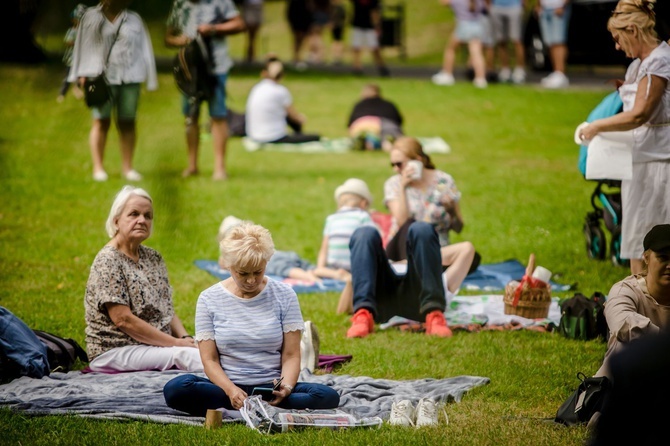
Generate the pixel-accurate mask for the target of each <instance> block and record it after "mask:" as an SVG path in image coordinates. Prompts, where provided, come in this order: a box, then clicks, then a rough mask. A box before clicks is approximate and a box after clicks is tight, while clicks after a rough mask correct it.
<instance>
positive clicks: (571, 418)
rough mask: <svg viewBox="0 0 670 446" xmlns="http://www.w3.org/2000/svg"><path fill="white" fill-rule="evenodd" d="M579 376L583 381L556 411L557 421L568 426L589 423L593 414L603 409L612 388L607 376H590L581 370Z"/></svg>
mask: <svg viewBox="0 0 670 446" xmlns="http://www.w3.org/2000/svg"><path fill="white" fill-rule="evenodd" d="M577 378H578V379H579V380H580V381H581V383H580V384H579V386H578V387H577V390H575V391H574V392H572V394H571V395H570V396H569V397H568V399H567V400H565V402H564V403H563V404H561V407H559V408H558V411H556V417H555V418H554V421H555V422H556V423H560V424H565V425H566V426H575V425H578V424H583V423H588V422H589V420H591V417H592V416H593V414H594V413H596V412H598V411H600V410H601V409H602V406H603V402H604V401H605V398H607V396H608V394H609V393H610V391H611V389H612V385H611V383H610V381H609V379H608V378H607V377H606V376H598V377H595V376H592V377H590V378H588V377H586V375H584V374H583V373H581V372H579V373H578V374H577Z"/></svg>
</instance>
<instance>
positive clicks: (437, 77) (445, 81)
mask: <svg viewBox="0 0 670 446" xmlns="http://www.w3.org/2000/svg"><path fill="white" fill-rule="evenodd" d="M430 79H431V80H432V81H433V83H434V84H435V85H454V84H455V83H456V79H454V75H453V74H450V73H445V72H444V71H439V72H438V73H436V74H434V75H433V77H431V78H430Z"/></svg>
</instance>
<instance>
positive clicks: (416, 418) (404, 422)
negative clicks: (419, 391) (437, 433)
mask: <svg viewBox="0 0 670 446" xmlns="http://www.w3.org/2000/svg"><path fill="white" fill-rule="evenodd" d="M440 409H441V410H442V413H443V414H444V420H445V424H449V417H448V416H447V411H446V410H445V409H444V405H443V404H439V403H437V402H435V401H434V400H432V399H430V398H421V399H420V400H419V403H418V404H417V405H416V408H415V407H414V406H413V405H412V402H411V401H409V400H402V401H397V402H395V403H393V406H391V415H390V416H389V424H393V425H395V426H414V427H424V426H437V424H438V422H439V410H440Z"/></svg>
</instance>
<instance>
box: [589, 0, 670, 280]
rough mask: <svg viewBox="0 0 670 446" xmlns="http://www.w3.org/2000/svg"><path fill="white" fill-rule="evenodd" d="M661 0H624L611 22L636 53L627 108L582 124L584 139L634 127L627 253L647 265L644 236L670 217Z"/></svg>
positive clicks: (667, 57)
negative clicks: (658, 20) (657, 27)
mask: <svg viewBox="0 0 670 446" xmlns="http://www.w3.org/2000/svg"><path fill="white" fill-rule="evenodd" d="M655 3H656V0H620V1H619V3H618V4H617V6H616V8H615V10H614V11H613V12H612V16H611V17H610V19H609V21H608V22H607V29H608V30H609V31H610V33H611V34H612V38H613V39H614V42H615V45H616V49H617V50H621V51H624V52H625V53H626V56H627V57H630V58H634V59H635V60H633V62H632V63H631V64H630V65H629V67H628V70H627V71H626V78H625V81H624V83H623V85H621V87H620V88H619V93H620V95H621V99H622V100H623V104H624V105H623V112H621V113H618V114H616V115H614V116H610V117H608V118H604V119H598V120H596V121H593V122H592V123H590V124H589V125H587V126H584V127H582V128H581V131H580V132H579V137H580V139H581V140H582V141H588V140H591V139H593V138H594V137H595V136H596V135H597V134H598V133H600V132H614V131H626V130H632V136H633V138H632V139H633V142H632V144H633V146H632V160H633V173H632V178H631V179H624V180H623V181H622V184H621V201H622V243H621V257H622V258H627V259H630V269H631V273H633V274H637V273H639V272H640V271H641V268H642V250H641V249H642V248H641V247H642V239H643V238H644V235H645V234H646V233H647V232H649V230H650V229H651V228H652V227H653V226H654V225H657V224H663V223H668V222H670V193H669V191H670V83H669V82H668V81H669V80H670V46H668V44H667V43H666V42H661V41H660V40H659V38H658V35H657V34H656V31H655V30H654V27H655V25H656V16H655V13H654V4H655Z"/></svg>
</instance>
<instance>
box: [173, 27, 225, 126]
mask: <svg viewBox="0 0 670 446" xmlns="http://www.w3.org/2000/svg"><path fill="white" fill-rule="evenodd" d="M172 71H173V75H174V80H175V82H176V83H177V88H178V89H179V91H181V92H182V93H183V94H184V95H185V96H186V97H187V98H188V102H189V116H191V117H192V116H195V115H196V114H197V112H198V106H199V105H200V103H201V102H202V101H203V100H206V99H209V98H211V97H212V95H213V94H214V87H215V86H216V77H215V76H214V64H213V62H212V58H211V51H210V43H209V39H206V38H204V37H202V36H201V35H200V34H198V36H197V37H196V38H195V39H193V40H191V42H189V43H188V44H187V45H186V46H184V47H182V48H180V49H179V52H178V53H177V54H176V55H175V57H174V60H173V62H172Z"/></svg>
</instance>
